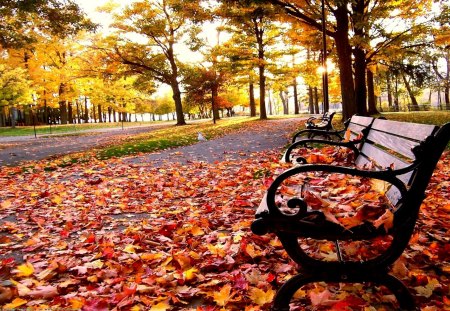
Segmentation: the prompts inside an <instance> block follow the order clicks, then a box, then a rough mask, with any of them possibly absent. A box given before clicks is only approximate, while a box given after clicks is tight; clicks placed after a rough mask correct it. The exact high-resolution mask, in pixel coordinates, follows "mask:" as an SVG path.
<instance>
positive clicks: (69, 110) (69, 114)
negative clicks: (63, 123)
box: [67, 101, 73, 124]
mask: <svg viewBox="0 0 450 311" xmlns="http://www.w3.org/2000/svg"><path fill="white" fill-rule="evenodd" d="M72 108H73V107H72V102H70V101H68V102H67V121H68V122H69V123H70V124H73V109H72Z"/></svg>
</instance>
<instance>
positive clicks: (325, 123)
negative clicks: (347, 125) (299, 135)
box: [305, 111, 336, 131]
mask: <svg viewBox="0 0 450 311" xmlns="http://www.w3.org/2000/svg"><path fill="white" fill-rule="evenodd" d="M335 114H336V113H335V112H332V113H329V112H328V111H327V112H325V113H324V114H323V115H322V116H321V117H319V118H318V117H314V116H313V117H310V118H308V119H307V120H306V122H305V126H306V128H307V129H315V130H325V131H330V130H332V129H333V123H332V122H333V117H334V115H335Z"/></svg>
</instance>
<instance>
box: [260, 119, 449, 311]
mask: <svg viewBox="0 0 450 311" xmlns="http://www.w3.org/2000/svg"><path fill="white" fill-rule="evenodd" d="M449 140H450V123H447V124H445V125H443V126H442V127H438V126H434V125H424V124H415V123H406V122H397V121H388V120H381V119H375V120H373V122H372V123H371V125H370V127H368V130H367V133H366V134H365V138H364V139H362V140H361V141H360V143H359V144H360V145H359V146H358V148H356V149H355V152H356V158H355V160H354V166H342V165H328V164H303V165H297V166H294V167H292V168H290V169H288V170H286V171H284V172H283V173H281V174H280V175H279V176H278V177H277V178H275V179H274V181H273V182H272V184H271V185H270V187H269V188H268V191H267V192H266V194H265V195H264V198H263V200H262V202H261V204H260V206H259V208H258V209H257V211H256V215H255V218H256V219H255V220H254V221H253V223H252V225H251V229H252V231H253V232H254V233H255V234H257V235H264V234H266V233H269V232H271V233H274V234H276V235H277V236H278V238H279V240H280V241H281V243H282V245H283V247H284V249H285V250H286V252H287V253H288V255H289V257H291V259H293V260H294V261H295V262H296V263H297V264H298V265H299V271H298V272H299V273H298V274H297V275H295V276H294V277H292V278H291V279H289V280H288V281H287V282H286V283H284V284H283V285H282V286H281V287H280V289H279V290H278V292H277V294H276V296H275V298H274V302H273V306H272V310H273V311H281V310H282V311H287V310H290V309H289V304H290V302H291V300H292V297H293V296H294V294H295V293H296V292H297V290H298V289H300V288H301V287H302V286H304V285H307V284H309V283H314V282H326V283H369V284H375V285H384V286H385V287H386V288H387V289H389V290H390V291H391V292H392V293H393V294H394V295H395V297H396V299H397V301H398V304H399V306H400V308H401V309H404V310H415V303H414V299H413V297H412V295H411V293H410V292H409V290H408V288H407V287H406V286H405V285H404V284H403V283H402V282H401V281H400V280H399V279H397V278H396V277H394V276H393V275H391V274H389V269H390V267H391V265H392V264H393V263H394V262H395V261H396V260H397V259H398V258H399V257H400V256H401V254H402V253H403V251H404V250H405V248H406V247H407V245H408V242H409V239H410V237H411V235H412V234H413V230H414V227H415V223H416V220H417V218H418V214H419V210H420V205H421V203H422V201H423V199H424V197H425V189H426V188H427V185H428V183H429V181H430V178H431V176H432V174H433V171H434V169H435V167H436V164H437V162H438V160H439V158H440V157H441V154H442V153H443V151H444V150H445V148H446V146H447V144H448V142H449ZM318 176H322V177H321V178H323V179H319V182H317V181H318V178H319V177H318ZM333 176H334V178H332V177H333ZM342 176H347V177H350V178H351V179H350V180H352V181H354V179H356V178H360V180H368V179H370V180H372V181H374V185H378V186H380V185H382V193H381V194H383V192H384V194H383V195H382V197H383V198H385V201H383V202H382V203H380V197H373V199H371V198H370V195H368V194H369V191H368V193H367V195H364V200H365V201H364V202H365V203H364V204H366V205H365V206H364V207H371V208H372V212H374V211H376V210H378V209H382V208H384V209H385V210H386V212H385V213H384V214H383V216H384V215H390V217H387V218H386V219H385V221H384V222H383V224H382V225H380V223H375V222H373V221H369V220H367V221H365V220H364V219H363V221H361V222H360V223H357V224H355V225H354V226H350V227H349V226H348V224H349V223H347V225H346V226H344V225H343V224H345V222H344V221H341V222H336V221H335V220H336V218H335V219H334V220H333V218H330V217H329V216H328V215H327V212H329V211H330V210H331V209H334V208H338V207H340V205H333V204H329V202H331V199H330V198H329V197H328V195H329V194H330V192H333V190H335V191H336V189H333V188H331V189H324V188H323V187H322V188H320V187H319V186H318V185H320V183H321V181H325V180H329V181H330V180H336V181H335V182H336V183H337V182H338V181H339V180H343V178H342ZM361 185H362V184H361ZM361 185H359V186H360V187H362V186H361ZM314 187H318V188H319V190H318V191H317V192H315V193H316V196H319V198H317V197H316V198H315V200H313V201H311V199H310V198H309V197H308V196H310V194H311V192H310V191H309V189H314ZM381 194H380V196H381ZM321 195H323V197H320V196H321ZM358 200H359V199H358ZM371 200H373V202H372V201H371ZM339 202H340V203H339V204H341V203H342V202H341V201H339ZM346 202H347V203H348V202H350V204H351V203H354V202H356V198H353V197H352V196H351V194H350V197H347V198H346ZM313 203H314V204H313ZM387 212H389V213H387ZM362 215H364V214H362ZM360 216H361V215H360ZM367 217H369V216H367ZM382 218H383V217H380V218H379V219H382ZM343 219H345V218H344V217H343ZM387 219H389V221H386V220H387ZM350 224H351V222H350ZM380 238H384V239H387V241H389V243H388V244H387V245H388V246H387V247H386V248H385V249H382V250H380V251H379V253H378V254H372V255H373V256H372V257H368V258H356V259H355V258H353V257H352V256H351V254H350V253H347V252H345V248H342V246H347V245H352V246H353V247H354V246H355V244H354V243H363V242H362V241H369V243H372V242H373V241H377V239H380ZM311 241H315V243H329V245H332V246H333V251H334V252H335V257H334V260H332V261H329V260H330V258H326V260H325V261H324V260H323V258H317V252H314V251H311V249H310V247H311V245H314V244H311V243H312V242H311ZM306 243H308V244H307V246H308V247H305V245H306ZM352 243H353V244H352ZM356 245H359V244H356ZM369 245H370V244H369ZM302 246H303V247H302ZM369 248H370V247H369Z"/></svg>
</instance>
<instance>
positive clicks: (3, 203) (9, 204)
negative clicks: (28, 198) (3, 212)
mask: <svg viewBox="0 0 450 311" xmlns="http://www.w3.org/2000/svg"><path fill="white" fill-rule="evenodd" d="M11 205H12V202H11V200H6V201H3V202H2V203H0V207H1V208H4V209H7V208H9V207H11Z"/></svg>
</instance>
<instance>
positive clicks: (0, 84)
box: [0, 64, 32, 127]
mask: <svg viewBox="0 0 450 311" xmlns="http://www.w3.org/2000/svg"><path fill="white" fill-rule="evenodd" d="M30 85H31V81H30V80H28V77H27V73H26V71H25V70H24V69H22V68H11V67H8V66H6V65H3V64H0V126H5V125H6V119H8V114H10V120H11V122H10V124H11V126H12V127H14V126H15V119H16V112H17V106H18V105H21V104H23V103H30V102H31V101H32V100H31V91H30Z"/></svg>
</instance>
